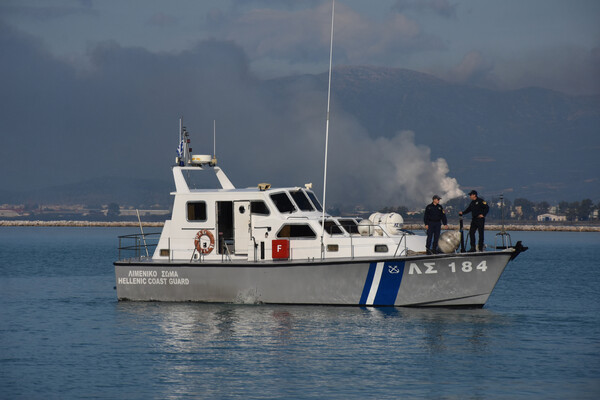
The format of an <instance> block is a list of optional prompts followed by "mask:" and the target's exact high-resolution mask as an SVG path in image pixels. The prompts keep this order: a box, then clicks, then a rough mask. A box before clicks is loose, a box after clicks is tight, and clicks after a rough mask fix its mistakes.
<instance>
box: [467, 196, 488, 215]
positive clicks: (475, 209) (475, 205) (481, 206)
mask: <svg viewBox="0 0 600 400" xmlns="http://www.w3.org/2000/svg"><path fill="white" fill-rule="evenodd" d="M488 211H490V206H488V205H487V203H486V202H485V200H484V199H482V198H481V197H478V198H476V199H475V200H472V201H471V204H469V207H467V209H466V210H465V211H463V214H468V213H471V217H472V218H477V217H478V216H479V215H480V214H483V216H484V217H485V216H486V215H487V213H488Z"/></svg>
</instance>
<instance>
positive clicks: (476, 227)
mask: <svg viewBox="0 0 600 400" xmlns="http://www.w3.org/2000/svg"><path fill="white" fill-rule="evenodd" d="M484 227H485V218H477V217H476V218H473V219H472V220H471V228H469V239H470V240H471V248H472V249H475V231H479V246H478V247H477V249H478V250H479V251H483V229H484Z"/></svg>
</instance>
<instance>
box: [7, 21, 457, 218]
mask: <svg viewBox="0 0 600 400" xmlns="http://www.w3.org/2000/svg"><path fill="white" fill-rule="evenodd" d="M0 33H1V35H0V38H1V39H0V51H1V52H2V53H3V54H12V55H13V56H12V57H4V58H2V60H0V85H1V86H2V87H3V88H5V89H4V90H5V94H6V95H5V96H3V97H2V98H1V99H0V134H1V135H2V146H1V147H2V154H1V156H0V168H1V169H2V170H3V171H5V173H4V174H3V182H2V186H3V187H4V188H6V189H13V190H14V189H24V188H25V187H32V186H34V187H43V186H48V185H55V184H64V183H71V182H75V181H77V180H83V179H88V178H94V177H104V176H124V177H138V178H148V177H152V178H153V179H160V180H169V179H170V177H169V175H170V165H171V164H172V163H173V160H174V157H175V149H176V146H177V138H178V118H179V117H180V116H181V115H183V117H184V123H185V125H186V126H187V127H188V130H189V131H190V132H191V134H192V148H193V149H194V153H195V154H206V153H211V152H212V146H213V140H212V122H213V120H216V121H217V157H218V159H219V163H220V164H221V165H222V166H223V168H224V169H225V171H227V173H228V175H229V177H230V179H231V180H232V181H233V183H234V184H235V185H236V186H238V187H247V186H255V185H256V184H257V183H258V182H264V181H266V182H271V183H272V184H274V185H275V186H284V185H285V186H290V185H292V186H293V185H302V184H304V183H307V182H313V183H314V184H315V189H316V191H317V193H319V191H320V190H321V189H322V177H323V158H324V150H323V149H324V140H325V138H324V134H325V109H326V98H327V96H326V86H325V85H320V84H319V81H318V80H309V81H302V80H300V81H294V80H291V81H290V82H291V83H289V84H286V83H285V82H279V83H276V84H275V85H274V83H273V82H269V81H262V80H260V79H258V78H257V77H255V76H254V75H253V74H252V73H251V72H250V69H249V60H248V58H247V56H246V54H245V52H244V51H243V50H242V49H241V47H240V46H238V45H236V44H235V43H233V42H231V41H218V40H206V41H202V42H199V43H198V44H197V45H196V46H194V47H193V48H191V49H189V50H186V51H183V52H177V53H167V52H162V53H153V52H150V51H147V50H145V49H143V48H134V47H123V46H121V45H119V44H118V43H116V42H110V41H109V42H104V43H101V44H98V45H96V46H95V47H93V48H91V50H90V53H89V57H90V64H91V65H92V68H91V70H89V71H87V72H86V73H81V71H76V70H75V69H74V68H72V67H71V66H69V65H68V64H65V63H64V62H62V61H61V60H57V59H55V58H54V57H52V56H51V55H50V54H49V53H48V52H47V51H46V50H45V49H44V47H43V46H42V45H41V43H40V42H38V41H37V40H35V39H34V38H32V37H30V36H27V35H24V34H22V33H20V32H19V31H18V30H15V29H13V28H10V27H7V26H5V25H0ZM273 86H275V87H277V88H278V89H277V90H275V89H274V88H273ZM330 146H331V147H330V173H329V177H328V179H329V182H330V186H329V188H328V199H329V200H330V201H331V202H337V203H344V204H352V203H354V202H362V203H366V204H373V205H379V206H381V205H387V204H389V203H387V202H393V203H395V204H406V205H413V204H420V203H422V202H423V201H424V200H425V199H427V198H430V197H431V194H432V193H438V194H439V193H444V196H445V198H447V199H448V198H450V197H452V196H454V195H455V194H456V193H457V190H458V185H457V184H456V181H454V180H453V179H452V178H449V177H448V173H449V172H448V167H447V164H446V162H445V161H444V160H442V159H438V160H431V159H430V152H429V149H428V148H427V147H423V146H418V145H416V144H415V140H414V135H413V134H411V133H399V134H397V135H396V136H395V137H393V138H392V139H385V138H377V139H371V138H370V137H369V135H368V133H367V131H366V129H364V127H362V126H361V125H360V124H359V123H358V122H357V121H356V120H355V119H354V118H353V117H352V116H350V115H347V114H346V113H345V112H344V110H342V109H339V108H335V106H334V107H332V128H331V142H330ZM330 204H331V203H330Z"/></svg>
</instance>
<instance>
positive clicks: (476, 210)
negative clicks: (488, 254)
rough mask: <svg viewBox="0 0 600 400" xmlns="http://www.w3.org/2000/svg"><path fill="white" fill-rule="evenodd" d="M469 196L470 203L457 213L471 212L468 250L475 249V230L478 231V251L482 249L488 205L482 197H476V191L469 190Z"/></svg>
mask: <svg viewBox="0 0 600 400" xmlns="http://www.w3.org/2000/svg"><path fill="white" fill-rule="evenodd" d="M469 197H470V198H471V204H469V207H467V209H466V210H465V211H462V212H459V213H458V215H463V214H468V213H471V228H470V229H469V237H470V239H471V248H470V249H469V251H475V231H479V246H478V249H479V251H483V229H484V226H485V216H486V215H487V213H488V211H490V207H489V206H488V205H487V203H486V202H485V200H484V199H482V198H481V197H477V192H476V191H475V190H471V191H470V192H469Z"/></svg>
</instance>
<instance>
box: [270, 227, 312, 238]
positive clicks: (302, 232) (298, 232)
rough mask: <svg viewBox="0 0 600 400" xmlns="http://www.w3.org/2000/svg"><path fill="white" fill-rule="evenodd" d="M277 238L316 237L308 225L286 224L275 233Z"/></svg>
mask: <svg viewBox="0 0 600 400" xmlns="http://www.w3.org/2000/svg"><path fill="white" fill-rule="evenodd" d="M277 237H278V238H292V239H294V238H295V239H298V238H305V239H314V238H316V237H317V235H316V234H315V231H313V230H312V228H311V227H310V226H309V225H308V224H287V225H284V226H283V227H281V229H280V230H279V232H277Z"/></svg>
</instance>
